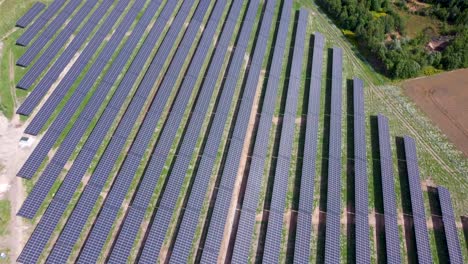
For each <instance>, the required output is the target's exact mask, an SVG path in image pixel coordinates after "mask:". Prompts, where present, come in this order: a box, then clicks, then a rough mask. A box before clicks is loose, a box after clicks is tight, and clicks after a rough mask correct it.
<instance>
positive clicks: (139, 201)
mask: <svg viewBox="0 0 468 264" xmlns="http://www.w3.org/2000/svg"><path fill="white" fill-rule="evenodd" d="M208 3H209V2H208V1H207V2H206V3H204V4H200V5H199V6H198V7H197V10H196V12H195V14H194V16H193V18H192V20H191V23H190V25H189V27H188V28H187V33H186V34H185V35H184V38H183V40H182V44H181V45H180V48H179V49H178V50H177V53H176V55H175V57H174V59H173V63H172V64H171V65H170V66H169V70H168V72H169V73H178V72H179V71H180V68H181V67H182V66H183V64H184V60H183V59H182V58H185V57H186V56H187V54H188V51H189V49H190V47H191V45H189V44H190V42H191V41H193V40H194V38H195V35H196V31H193V30H191V29H193V28H195V29H197V28H199V27H200V25H201V22H200V21H201V19H195V18H196V17H200V16H201V14H204V13H205V12H206V11H207V8H208ZM225 4H226V2H225V1H217V2H216V5H215V7H214V10H213V15H212V16H211V17H210V19H209V20H208V25H212V24H215V25H217V24H218V22H219V19H220V16H219V13H222V10H223V9H224V6H225ZM215 30H216V28H214V27H211V30H207V29H205V31H204V32H203V35H202V38H201V40H200V42H199V43H198V48H197V50H196V51H195V54H194V56H193V58H192V62H191V64H190V66H189V69H188V70H187V73H188V76H189V80H190V79H191V78H192V77H190V76H198V74H199V73H200V70H201V68H200V65H202V64H203V61H202V60H204V58H205V56H206V55H207V49H208V48H209V46H210V44H211V41H212V39H213V36H214V33H215ZM179 58H180V59H179ZM166 76H167V75H166ZM175 81H176V79H175V78H174V79H171V78H168V79H166V78H165V79H164V81H163V83H162V84H161V87H160V89H163V90H166V89H168V90H170V88H171V87H172V86H173V85H174V83H175ZM193 84H194V82H188V83H185V80H184V82H183V83H182V86H181V88H180V89H179V93H178V96H177V98H176V99H175V102H174V104H173V106H172V109H171V112H170V114H169V117H168V119H167V121H166V124H165V126H164V128H163V130H162V132H161V133H162V134H161V136H160V138H159V140H158V143H157V145H156V147H155V153H158V154H159V155H161V156H167V154H168V153H169V151H170V149H171V145H172V144H171V143H172V141H173V140H174V137H175V136H176V134H177V130H178V128H179V126H180V122H181V121H182V118H183V116H184V110H185V108H186V107H187V104H188V102H189V99H190V96H191V93H192V90H193V88H194V86H193ZM157 100H158V99H156V101H157ZM151 108H152V107H151ZM155 114H156V113H155ZM146 122H148V123H155V122H151V121H148V120H147V119H145V120H144V123H146ZM150 129H154V126H151V128H150ZM140 132H141V131H140ZM148 134H151V133H148ZM138 139H139V137H137V141H135V143H137V142H138V144H139V142H140V141H138ZM149 140H150V138H148V139H147V140H143V142H144V143H143V145H147V144H148V142H149ZM131 150H133V147H132V149H131ZM155 159H156V160H158V158H157V157H156V158H155ZM190 160H191V156H188V155H187V156H183V155H182V156H181V155H180V153H179V155H178V157H177V161H178V162H181V163H183V164H188V163H190ZM164 163H165V159H159V164H156V163H155V162H153V160H151V161H150V166H151V168H152V169H155V171H153V170H152V171H151V173H145V174H144V176H143V180H142V181H143V182H142V185H144V186H145V188H144V189H139V190H137V194H136V198H135V202H134V203H133V204H136V205H137V206H139V207H141V208H143V211H146V208H147V207H148V206H149V204H148V203H147V202H146V201H148V202H149V200H150V198H151V196H152V195H153V191H152V189H154V188H155V187H156V183H157V180H158V178H159V177H158V176H159V175H160V173H161V170H162V168H163V167H164ZM184 177H185V172H183V171H182V169H181V168H180V167H178V166H174V167H173V169H172V172H171V175H170V176H169V182H168V183H167V184H166V187H165V190H164V193H163V194H162V195H163V197H162V199H161V203H160V205H159V209H158V210H157V212H156V215H155V217H154V220H153V222H154V223H157V225H152V226H151V228H150V231H149V234H148V235H147V239H146V240H145V243H144V246H143V250H142V253H141V256H140V261H142V262H148V263H150V262H153V261H156V259H157V257H158V255H159V250H160V248H161V245H162V243H163V241H164V238H165V232H163V230H167V227H168V225H169V223H170V221H171V217H172V212H173V210H174V207H175V203H176V202H177V198H178V194H179V190H180V186H181V185H182V183H183V180H184ZM151 178H152V179H151ZM128 187H129V186H127V188H128ZM147 190H149V191H147ZM144 201H145V202H144ZM133 204H132V205H133ZM164 208H166V209H164ZM131 214H132V213H129V215H128V216H127V217H126V218H125V220H124V226H123V228H122V232H121V234H120V235H119V236H118V237H117V240H116V242H115V247H114V249H115V250H113V251H112V252H111V255H110V261H111V262H112V261H119V260H123V259H127V258H128V256H129V254H130V250H131V245H132V244H133V241H134V239H135V237H136V235H137V232H138V229H134V228H133V227H132V225H126V223H127V222H129V221H132V222H134V223H136V224H137V225H139V224H140V223H141V221H142V220H143V218H142V217H141V218H135V217H133V216H132V215H131ZM155 230H156V231H155ZM147 245H148V246H150V247H151V250H150V251H147V250H148V249H147V247H146V246H147Z"/></svg>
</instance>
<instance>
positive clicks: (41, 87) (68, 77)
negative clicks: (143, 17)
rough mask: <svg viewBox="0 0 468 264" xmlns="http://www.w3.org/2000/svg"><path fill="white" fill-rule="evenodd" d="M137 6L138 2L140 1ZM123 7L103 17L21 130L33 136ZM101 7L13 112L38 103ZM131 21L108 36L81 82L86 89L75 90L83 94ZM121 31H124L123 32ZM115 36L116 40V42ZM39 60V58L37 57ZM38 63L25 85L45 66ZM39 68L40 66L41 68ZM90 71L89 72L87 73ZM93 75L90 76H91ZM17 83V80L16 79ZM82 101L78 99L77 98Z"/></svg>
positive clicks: (26, 112) (28, 111)
mask: <svg viewBox="0 0 468 264" xmlns="http://www.w3.org/2000/svg"><path fill="white" fill-rule="evenodd" d="M140 5H141V4H140ZM124 9H125V5H123V4H120V5H117V6H116V7H115V8H114V10H113V11H112V13H111V14H110V15H109V16H108V18H107V20H106V21H105V22H104V24H103V25H102V27H100V28H99V30H98V31H97V32H96V33H95V34H94V36H93V38H92V39H91V41H90V42H89V44H88V45H87V46H86V47H85V48H84V49H83V51H81V53H80V56H79V57H78V59H77V60H76V61H75V62H74V63H73V65H72V66H71V68H70V70H69V71H68V72H67V73H66V74H65V76H64V77H63V78H62V80H60V82H59V84H58V86H57V87H56V88H55V89H54V91H53V93H52V94H51V96H50V97H49V98H48V99H47V101H46V103H45V104H44V106H43V107H42V108H41V109H40V111H39V112H38V114H37V115H36V116H35V117H34V119H33V120H32V121H31V123H30V124H29V125H28V127H27V128H26V130H25V132H26V133H28V134H32V135H36V134H37V133H39V131H40V130H41V128H43V126H44V124H45V123H46V122H47V120H48V119H49V118H50V116H51V115H52V113H53V112H54V111H55V109H56V107H57V105H58V104H59V103H60V102H61V100H62V99H63V97H64V96H65V94H66V93H67V92H68V90H69V89H70V87H71V86H72V85H73V84H74V83H75V81H76V80H77V79H78V77H79V76H80V74H81V73H82V71H83V69H84V68H85V67H86V66H87V64H88V62H89V61H90V60H91V58H92V56H93V55H94V54H95V52H96V50H97V49H98V48H99V46H100V45H101V43H102V41H103V40H104V38H105V37H106V36H107V34H109V32H110V31H111V29H112V27H113V26H114V24H115V22H116V21H117V19H118V18H119V16H120V15H121V14H122V12H123V10H124ZM105 12H106V11H105V10H102V9H101V10H99V12H98V11H96V12H95V13H93V15H92V16H91V18H90V19H89V20H88V23H87V24H86V25H85V26H84V27H83V29H82V30H81V31H80V32H79V33H78V34H77V36H76V37H75V38H74V39H73V41H72V42H71V44H70V45H69V46H68V47H67V49H66V50H65V51H64V52H63V53H62V54H61V56H60V57H59V58H58V60H57V61H56V62H55V63H54V65H53V66H52V67H51V68H50V69H49V70H48V72H47V73H46V75H45V76H44V78H42V79H41V80H40V82H39V84H38V85H37V86H36V88H35V89H34V90H33V91H32V92H31V94H30V95H29V96H28V98H26V100H25V102H24V103H23V104H22V105H21V106H20V108H19V109H18V110H17V113H19V114H22V115H29V114H31V112H32V111H33V110H34V108H35V107H36V106H37V105H38V104H39V102H40V101H41V100H42V98H43V97H44V96H45V94H46V93H47V92H48V91H49V89H50V88H51V86H52V85H53V83H54V82H55V81H56V80H57V78H58V77H59V75H60V74H61V72H62V71H63V69H64V68H65V67H66V65H67V64H68V63H69V62H70V60H71V59H72V58H73V56H75V54H76V52H77V51H78V50H79V48H80V46H81V45H82V44H83V43H84V42H85V41H86V39H87V37H88V36H89V34H90V33H91V32H92V31H93V28H94V27H95V26H96V25H97V23H98V21H96V20H97V19H98V18H99V17H102V16H104V14H105ZM129 12H130V13H137V10H136V9H131V10H130V11H129ZM131 24H132V23H128V22H125V23H121V25H123V26H119V27H118V28H117V29H116V31H115V32H114V34H113V35H112V38H111V40H110V41H109V42H108V44H107V45H106V47H105V48H104V49H103V50H102V51H101V53H100V54H99V57H98V58H97V59H96V61H95V63H94V64H93V67H92V68H91V69H90V70H89V71H88V73H87V75H86V76H85V79H84V80H83V81H82V83H83V85H85V84H87V85H88V86H85V87H88V88H83V86H81V87H80V88H81V89H80V90H79V92H80V93H81V94H83V96H84V95H85V94H86V91H87V90H86V89H89V86H90V85H92V84H93V82H94V80H96V78H97V77H98V75H99V74H98V73H100V72H102V71H103V69H104V66H105V65H106V63H107V61H108V60H110V58H111V56H112V54H113V52H114V51H115V50H116V49H117V47H118V46H119V44H120V43H121V40H122V38H123V37H124V36H125V34H126V30H128V28H129V27H130V26H131ZM124 30H125V31H124ZM116 39H119V40H120V41H117V40H116ZM41 59H42V58H41ZM44 65H47V61H45V62H44ZM44 65H43V66H39V65H38V64H37V63H36V64H35V65H34V66H33V67H32V68H31V70H30V71H29V72H28V74H30V73H31V72H33V73H34V74H32V75H31V76H25V78H27V79H28V80H30V81H29V84H28V85H30V84H32V83H33V82H34V80H35V79H36V78H37V77H38V76H39V74H40V73H41V72H42V69H43V68H45V66H44ZM41 67H42V69H41ZM91 70H93V72H91ZM93 78H94V79H93ZM20 83H21V82H20ZM81 100H82V99H81ZM76 102H77V103H79V102H81V101H80V100H77V101H76Z"/></svg>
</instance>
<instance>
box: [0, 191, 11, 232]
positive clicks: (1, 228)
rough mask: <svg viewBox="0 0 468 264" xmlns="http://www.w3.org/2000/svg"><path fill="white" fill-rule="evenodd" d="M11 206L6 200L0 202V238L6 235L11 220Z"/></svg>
mask: <svg viewBox="0 0 468 264" xmlns="http://www.w3.org/2000/svg"><path fill="white" fill-rule="evenodd" d="M10 211H11V205H10V201H8V200H0V236H4V235H6V234H7V233H8V223H9V222H10V218H11V214H10Z"/></svg>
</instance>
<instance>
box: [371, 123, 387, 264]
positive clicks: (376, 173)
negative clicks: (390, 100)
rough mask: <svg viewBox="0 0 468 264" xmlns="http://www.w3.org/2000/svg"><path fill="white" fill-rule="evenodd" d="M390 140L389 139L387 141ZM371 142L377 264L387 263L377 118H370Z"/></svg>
mask: <svg viewBox="0 0 468 264" xmlns="http://www.w3.org/2000/svg"><path fill="white" fill-rule="evenodd" d="M387 140H389V139H387ZM370 142H371V155H372V180H373V189H374V192H373V193H372V194H371V195H373V198H374V208H375V212H374V217H375V232H376V241H375V245H376V251H377V263H387V254H386V252H387V249H386V244H385V218H384V206H383V196H382V193H383V190H382V174H381V166H380V146H379V126H378V122H377V116H370Z"/></svg>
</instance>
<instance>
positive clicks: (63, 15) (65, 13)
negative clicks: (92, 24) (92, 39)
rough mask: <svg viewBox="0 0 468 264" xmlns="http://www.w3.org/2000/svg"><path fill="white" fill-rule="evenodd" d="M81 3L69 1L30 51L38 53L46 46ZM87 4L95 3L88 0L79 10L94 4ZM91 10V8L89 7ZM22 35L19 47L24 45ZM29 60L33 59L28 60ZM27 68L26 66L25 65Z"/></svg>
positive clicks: (81, 0)
mask: <svg viewBox="0 0 468 264" xmlns="http://www.w3.org/2000/svg"><path fill="white" fill-rule="evenodd" d="M82 2H83V0H77V1H69V2H68V4H67V5H66V6H65V7H64V8H63V9H62V11H61V12H60V13H59V14H58V15H57V16H56V17H55V18H54V20H52V22H50V24H49V25H48V26H47V27H46V28H45V29H44V31H43V32H42V33H41V34H40V35H39V37H37V38H36V40H35V41H34V42H33V44H32V45H31V47H30V49H31V48H32V52H39V51H40V50H41V49H42V48H43V47H44V46H45V45H46V44H47V42H49V40H50V39H52V37H53V36H54V34H55V33H57V31H59V29H60V28H61V27H62V26H63V25H64V24H65V22H66V20H67V19H68V18H69V17H71V16H72V14H73V13H74V12H75V10H76V9H77V8H78V6H79V5H80V4H81V3H82ZM89 2H96V1H94V0H88V1H87V2H86V3H85V4H83V5H82V6H81V8H87V5H91V6H93V5H94V4H96V3H93V4H91V3H89ZM91 8H92V7H91ZM23 37H24V35H23V36H21V37H20V38H19V39H18V40H17V41H16V42H17V43H19V45H22V44H25V42H24V38H23ZM24 46H26V45H24ZM27 56H28V55H27ZM30 59H31V60H32V59H34V57H31V58H30ZM16 65H18V66H23V65H22V64H21V63H18V62H17V63H16ZM25 66H27V65H25Z"/></svg>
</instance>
